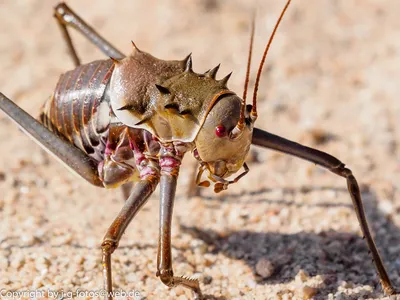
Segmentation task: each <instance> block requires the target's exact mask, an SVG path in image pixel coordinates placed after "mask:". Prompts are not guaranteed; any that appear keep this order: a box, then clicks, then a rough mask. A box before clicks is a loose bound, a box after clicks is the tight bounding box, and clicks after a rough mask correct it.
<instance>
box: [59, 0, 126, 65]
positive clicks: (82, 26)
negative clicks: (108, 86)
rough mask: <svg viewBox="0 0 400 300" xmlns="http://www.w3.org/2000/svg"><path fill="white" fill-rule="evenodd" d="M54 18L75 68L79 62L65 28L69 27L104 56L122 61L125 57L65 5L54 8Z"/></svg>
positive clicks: (61, 4)
mask: <svg viewBox="0 0 400 300" xmlns="http://www.w3.org/2000/svg"><path fill="white" fill-rule="evenodd" d="M54 16H55V18H56V19H57V23H58V25H59V26H60V29H61V33H62V35H63V37H64V40H65V42H66V43H67V47H68V51H69V53H70V55H71V58H72V60H73V62H74V64H75V66H79V65H80V64H81V63H80V60H79V57H78V54H77V53H76V50H75V47H74V44H73V43H72V39H71V36H70V34H69V32H68V28H67V26H71V27H72V28H75V29H76V30H78V31H79V32H80V33H81V34H82V35H83V36H84V37H85V38H87V39H88V40H89V41H90V42H92V44H94V45H95V46H96V47H97V48H99V49H100V50H101V51H102V52H103V53H104V54H105V55H107V56H109V57H112V58H115V59H122V58H124V57H125V55H124V54H123V53H122V52H121V51H119V50H118V49H117V48H115V47H114V46H113V45H111V44H110V43H109V42H108V41H107V40H106V39H104V38H103V37H102V36H101V35H100V34H98V33H97V32H96V31H95V30H94V29H93V28H92V27H91V26H90V25H88V24H87V23H86V22H85V21H84V20H82V19H81V18H80V17H79V16H78V15H77V14H76V13H75V12H74V11H72V10H71V9H70V8H69V7H68V5H67V4H65V3H63V2H61V3H60V4H58V5H57V6H56V7H55V8H54Z"/></svg>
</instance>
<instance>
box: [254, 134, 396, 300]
mask: <svg viewBox="0 0 400 300" xmlns="http://www.w3.org/2000/svg"><path fill="white" fill-rule="evenodd" d="M252 144H253V145H256V146H261V147H264V148H268V149H272V150H277V151H280V152H283V153H286V154H290V155H294V156H297V157H299V158H302V159H305V160H308V161H310V162H313V163H315V164H317V165H320V166H322V167H325V168H327V169H328V170H329V171H331V172H333V173H335V174H337V175H339V176H342V177H344V178H346V180H347V188H348V190H349V193H350V196H351V199H352V201H353V206H354V209H355V211H356V214H357V218H358V222H359V223H360V227H361V230H362V232H363V235H364V237H365V239H366V241H367V244H368V248H369V250H370V252H371V254H372V258H373V261H374V263H375V267H376V269H377V271H378V275H379V279H380V282H381V285H382V288H383V290H384V292H385V294H386V295H393V294H396V293H397V292H396V290H395V289H394V287H393V286H392V283H391V281H390V278H389V276H388V274H387V272H386V269H385V266H384V265H383V262H382V259H381V257H380V255H379V251H378V249H377V248H376V246H375V242H374V239H373V237H372V235H371V232H370V230H369V227H368V222H367V219H366V217H365V211H364V207H363V203H362V200H361V194H360V188H359V187H358V183H357V181H356V178H355V177H354V176H353V174H352V172H351V170H350V169H348V168H346V167H345V164H344V163H342V162H341V161H340V160H338V159H337V158H335V157H333V156H332V155H329V154H327V153H325V152H322V151H319V150H316V149H313V148H309V147H306V146H303V145H300V144H298V143H295V142H292V141H289V140H287V139H285V138H282V137H279V136H277V135H274V134H271V133H269V132H266V131H263V130H261V129H258V128H254V131H253V140H252Z"/></svg>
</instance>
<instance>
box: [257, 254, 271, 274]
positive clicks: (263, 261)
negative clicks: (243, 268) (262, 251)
mask: <svg viewBox="0 0 400 300" xmlns="http://www.w3.org/2000/svg"><path fill="white" fill-rule="evenodd" d="M274 271H275V267H274V265H273V264H272V262H271V261H270V260H269V259H268V258H266V257H262V258H260V259H259V260H258V262H257V264H256V273H257V274H258V275H260V276H261V277H262V278H264V279H265V278H269V277H271V276H272V274H274Z"/></svg>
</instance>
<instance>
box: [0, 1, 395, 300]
mask: <svg viewBox="0 0 400 300" xmlns="http://www.w3.org/2000/svg"><path fill="white" fill-rule="evenodd" d="M258 2H259V4H258V7H259V11H258V19H257V34H256V43H255V61H258V60H259V57H260V54H261V52H262V50H263V45H264V44H265V42H266V39H267V37H268V36H269V34H270V32H271V30H272V27H273V25H274V23H275V21H276V19H277V16H278V14H279V12H280V9H281V8H282V7H283V4H284V3H283V1H281V0H279V1H278V0H268V1H258ZM293 2H294V3H293V4H292V6H291V7H290V9H289V12H288V14H287V16H286V18H285V19H284V22H283V24H282V27H281V29H280V30H279V32H278V35H277V37H276V40H275V41H274V43H273V46H272V49H271V52H270V55H269V57H268V60H267V68H266V71H265V72H264V76H263V80H262V83H261V89H260V103H259V112H260V117H259V120H258V122H257V126H258V127H260V128H263V129H267V130H269V131H271V132H274V133H276V134H280V135H283V136H285V137H287V138H290V139H292V140H296V141H298V142H301V143H304V144H306V145H309V146H313V147H317V148H319V149H321V150H324V151H327V152H329V153H332V154H333V155H335V156H337V157H339V158H340V159H341V160H342V161H344V162H345V163H347V164H348V165H349V166H350V167H351V169H352V170H353V172H354V174H355V175H356V178H358V180H359V182H360V183H361V186H362V196H363V199H364V203H365V206H366V211H367V215H368V219H369V221H370V224H371V227H372V229H373V232H374V233H375V236H376V242H377V245H378V247H379V249H380V251H381V254H382V256H383V257H384V261H385V263H386V266H387V269H388V272H389V274H390V276H391V278H392V280H393V283H394V284H395V286H397V287H398V288H400V246H399V245H400V191H399V190H400V154H399V153H400V152H399V150H400V146H399V144H398V141H400V101H399V97H400V85H399V78H400V39H399V35H400V18H399V17H398V12H399V11H400V2H399V1H397V0H387V1H374V0H338V1H327V0H324V1H321V0H303V1H293ZM68 3H69V4H70V5H71V7H72V8H74V9H75V10H76V11H77V12H79V13H80V15H81V16H82V17H84V19H86V20H87V21H88V22H89V23H91V24H93V25H94V26H95V27H96V28H97V29H98V30H99V31H100V32H101V33H102V34H103V35H104V36H105V37H107V38H108V39H109V40H110V41H112V42H113V43H114V44H115V45H116V46H117V47H118V48H120V49H121V50H122V51H124V52H125V53H129V52H130V51H131V49H130V47H131V46H130V41H131V40H134V41H135V42H136V43H137V45H138V46H139V47H140V48H142V49H143V50H145V51H148V52H150V53H152V54H153V55H155V56H158V57H161V58H165V59H181V58H183V57H184V56H186V55H187V54H188V53H190V52H193V60H194V68H195V70H196V71H198V72H203V71H205V70H207V69H209V68H211V67H213V66H215V65H216V64H218V63H222V66H221V69H220V70H221V71H220V76H221V77H222V76H225V74H227V73H228V72H230V71H232V70H233V71H234V73H233V77H232V79H231V81H230V88H231V89H232V90H235V91H237V93H238V94H241V93H242V83H243V79H244V73H245V64H246V63H245V61H246V53H247V44H248V42H247V41H248V30H249V15H250V11H251V8H252V7H254V6H255V5H256V4H255V1H244V0H242V1H239V0H235V1H218V0H196V1H184V0H177V1H172V0H167V1H154V0H152V1H144V0H143V1H142V0H135V1H132V0H131V1H128V0H124V1H118V2H116V1H87V0H79V1H78V0H73V1H72V0H71V1H69V2H68ZM114 3H118V4H117V5H116V4H114ZM55 4H56V1H50V0H45V1H44V0H42V1H39V0H36V1H34V0H30V1H29V0H19V1H14V0H2V1H0V28H1V29H0V41H1V43H0V68H1V72H0V88H1V91H2V92H3V93H5V94H6V95H8V96H9V97H11V98H12V99H13V100H15V101H16V102H17V103H18V104H19V105H20V106H21V107H23V108H24V109H26V110H27V111H28V112H29V113H31V114H32V115H35V116H36V115H38V112H39V108H40V106H41V104H42V103H43V101H44V100H45V99H46V98H47V97H48V96H49V95H50V93H51V91H52V90H53V89H54V86H55V84H56V82H57V79H58V76H59V74H61V73H62V72H64V71H66V70H69V69H71V68H72V67H73V65H72V62H71V61H70V59H69V57H68V56H67V53H66V49H65V45H64V44H63V41H62V39H61V35H60V32H59V29H58V27H57V26H56V23H55V21H54V19H53V18H52V7H53V6H54V5H55ZM74 37H75V40H76V44H77V46H78V49H79V51H80V55H81V57H82V58H83V61H84V62H88V61H91V60H95V59H98V58H102V57H103V55H102V54H101V53H100V52H99V51H97V50H96V49H94V48H93V47H92V46H91V45H90V44H89V43H87V42H86V41H85V40H84V39H83V38H81V37H80V36H77V35H75V34H74ZM255 70H256V67H254V68H253V75H254V73H255ZM253 82H254V81H252V83H253ZM0 140H1V141H2V142H1V145H2V146H1V157H0V287H1V288H4V289H7V290H20V291H21V290H35V289H39V288H40V289H42V290H46V291H48V290H50V291H60V290H64V291H65V292H70V291H76V289H78V288H80V289H82V290H86V291H90V290H91V291H93V290H98V289H100V288H101V287H102V272H101V263H100V258H101V250H100V244H101V239H102V237H103V234H104V233H105V231H106V229H107V227H108V226H109V224H111V222H112V220H113V218H114V217H115V216H116V214H117V212H118V211H119V210H120V208H121V207H122V205H123V199H122V197H121V191H120V190H102V189H97V188H94V187H91V186H89V185H88V184H86V183H85V182H83V181H82V180H79V179H77V178H76V177H75V176H74V175H72V174H70V173H69V172H68V171H67V170H66V169H65V168H64V167H63V166H62V165H60V164H59V163H58V162H57V161H55V160H54V159H53V158H51V157H49V156H48V155H47V154H46V153H45V152H44V151H43V150H41V149H40V147H38V146H37V145H36V144H34V143H33V142H32V141H31V140H30V139H29V138H27V137H26V136H25V135H24V134H23V133H22V132H20V131H19V130H18V129H17V127H16V126H15V125H14V124H13V123H11V122H10V121H9V120H8V119H7V118H6V117H5V116H4V115H3V114H0ZM253 154H254V156H255V157H256V159H253V162H252V163H250V168H251V171H250V174H249V175H247V176H246V177H245V178H243V179H242V180H241V181H240V183H238V184H236V185H234V186H231V187H230V189H229V191H227V192H224V193H222V194H220V195H215V194H214V193H213V192H212V190H211V189H210V190H207V189H206V190H202V196H201V197H194V198H192V199H188V197H187V196H186V191H187V189H188V186H189V180H192V178H190V174H191V170H192V165H193V159H192V158H188V159H187V160H185V163H184V167H183V168H182V171H181V177H180V181H179V187H178V195H177V199H176V206H175V214H174V219H173V224H174V225H173V245H174V248H173V257H174V268H175V273H176V274H178V275H191V274H196V275H197V276H198V277H199V278H200V281H201V286H202V289H203V292H204V294H206V295H208V296H207V297H208V299H308V298H312V297H313V299H380V297H383V293H382V291H381V288H380V286H379V282H378V279H377V276H376V273H375V270H374V267H373V265H372V263H371V260H370V257H369V255H368V252H367V248H366V246H365V244H364V241H363V240H362V239H361V237H360V230H359V226H358V222H357V219H356V216H355V214H354V212H353V209H352V205H351V200H350V197H349V195H348V193H347V191H346V185H345V181H344V180H343V179H342V178H339V177H337V176H335V175H333V174H332V173H330V172H327V171H325V170H323V169H322V168H319V167H316V166H314V165H312V164H310V163H308V162H304V161H301V160H299V159H296V158H291V157H288V156H285V155H281V154H277V153H274V152H271V151H265V150H262V149H257V148H254V151H253ZM157 235H158V190H157V192H156V193H155V194H154V196H152V197H151V199H150V201H149V202H148V204H147V205H146V207H145V209H143V211H142V212H141V213H140V214H139V215H138V216H137V218H136V219H135V220H133V221H132V223H131V225H130V227H129V229H128V230H127V231H126V233H125V235H124V237H123V239H122V242H121V244H120V248H119V249H118V250H117V251H116V252H115V254H114V255H113V258H112V260H113V271H114V281H115V287H116V288H119V289H122V290H124V291H133V290H136V291H139V292H140V294H141V297H143V298H145V299H188V298H189V297H190V293H189V292H188V291H187V290H185V289H183V288H174V289H168V288H166V287H165V286H164V285H163V284H162V283H161V282H160V281H159V280H158V279H157V278H156V276H155V271H156V251H157V248H156V246H157ZM48 297H49V298H51V295H49V296H48Z"/></svg>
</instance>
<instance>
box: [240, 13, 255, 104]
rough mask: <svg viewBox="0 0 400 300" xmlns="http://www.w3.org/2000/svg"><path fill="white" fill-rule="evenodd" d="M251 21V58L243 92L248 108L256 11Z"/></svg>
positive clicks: (248, 61) (248, 60) (249, 58)
mask: <svg viewBox="0 0 400 300" xmlns="http://www.w3.org/2000/svg"><path fill="white" fill-rule="evenodd" d="M251 19H252V21H251V33H250V44H249V57H248V59H247V70H246V80H245V82H244V90H243V102H244V106H246V98H247V88H248V87H249V78H250V67H251V57H252V55H253V43H254V30H255V19H256V13H255V10H253V15H252V18H251Z"/></svg>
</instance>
